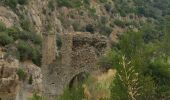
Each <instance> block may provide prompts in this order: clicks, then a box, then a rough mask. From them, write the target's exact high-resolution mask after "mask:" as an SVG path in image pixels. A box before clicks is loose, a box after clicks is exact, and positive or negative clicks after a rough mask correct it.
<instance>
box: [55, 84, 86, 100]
mask: <svg viewBox="0 0 170 100" xmlns="http://www.w3.org/2000/svg"><path fill="white" fill-rule="evenodd" d="M83 97H84V89H83V87H82V85H80V86H77V87H76V88H72V89H69V88H68V89H66V90H65V91H64V94H63V95H61V96H60V97H59V98H58V100H82V99H83Z"/></svg>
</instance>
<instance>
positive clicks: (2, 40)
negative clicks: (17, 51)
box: [0, 33, 13, 46]
mask: <svg viewBox="0 0 170 100" xmlns="http://www.w3.org/2000/svg"><path fill="white" fill-rule="evenodd" d="M12 42H13V38H12V37H10V36H9V35H8V34H7V33H0V45H2V46H5V45H8V44H10V43H12Z"/></svg>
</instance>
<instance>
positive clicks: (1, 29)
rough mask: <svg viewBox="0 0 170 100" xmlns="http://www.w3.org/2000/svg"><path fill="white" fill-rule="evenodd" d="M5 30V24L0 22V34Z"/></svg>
mask: <svg viewBox="0 0 170 100" xmlns="http://www.w3.org/2000/svg"><path fill="white" fill-rule="evenodd" d="M5 30H6V26H5V24H4V23H2V22H1V21H0V32H2V31H5Z"/></svg>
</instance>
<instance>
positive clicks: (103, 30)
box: [100, 25, 112, 36]
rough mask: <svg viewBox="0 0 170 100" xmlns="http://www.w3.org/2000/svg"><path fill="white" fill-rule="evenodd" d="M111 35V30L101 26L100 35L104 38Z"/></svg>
mask: <svg viewBox="0 0 170 100" xmlns="http://www.w3.org/2000/svg"><path fill="white" fill-rule="evenodd" d="M111 33H112V28H110V27H108V26H105V25H102V26H101V30H100V34H102V35H105V36H110V34H111Z"/></svg>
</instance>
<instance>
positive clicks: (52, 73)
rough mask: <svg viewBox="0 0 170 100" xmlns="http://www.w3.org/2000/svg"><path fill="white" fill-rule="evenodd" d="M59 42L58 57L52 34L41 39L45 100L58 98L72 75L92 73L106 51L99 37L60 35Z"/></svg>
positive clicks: (106, 44) (73, 34) (104, 41)
mask: <svg viewBox="0 0 170 100" xmlns="http://www.w3.org/2000/svg"><path fill="white" fill-rule="evenodd" d="M61 41H62V47H61V51H60V53H61V57H58V56H57V55H56V50H57V47H56V34H44V35H43V47H42V52H43V56H42V73H43V86H44V91H43V92H44V95H45V97H48V99H49V100H53V99H54V98H56V96H58V95H61V94H62V93H63V90H64V88H66V87H67V86H69V85H70V84H71V81H72V80H73V79H74V77H76V75H79V74H80V73H88V74H90V73H92V72H93V71H96V70H97V69H98V67H97V66H96V63H97V59H98V58H99V57H100V56H101V55H103V54H104V53H105V51H106V50H108V41H107V38H106V37H105V36H101V35H99V34H91V33H87V32H74V33H70V34H62V35H61Z"/></svg>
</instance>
